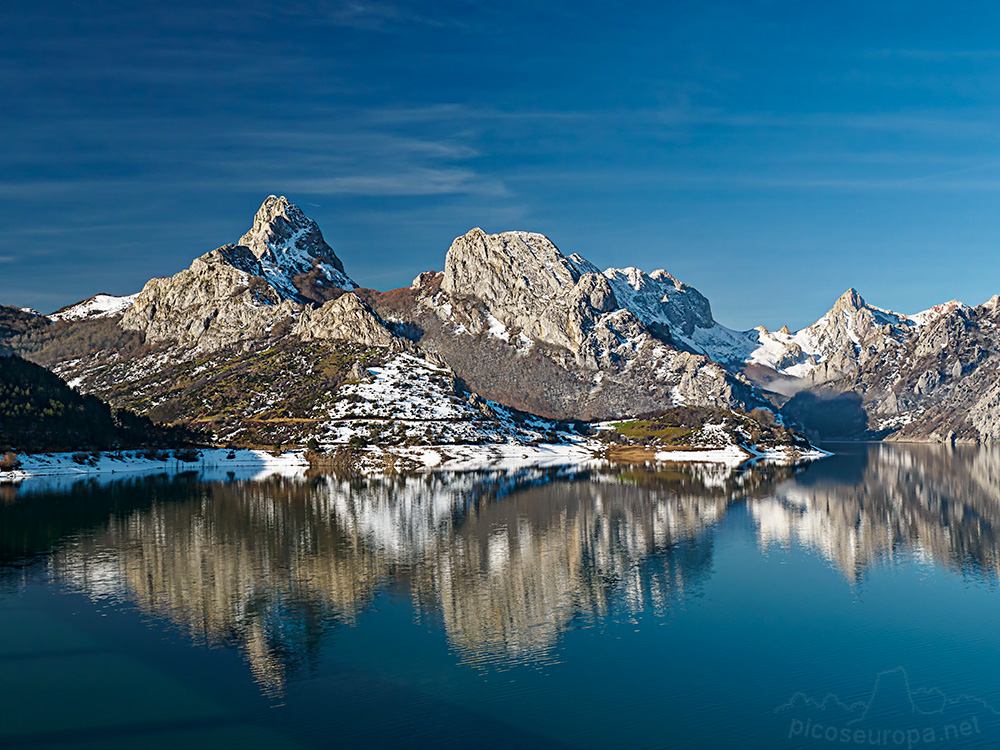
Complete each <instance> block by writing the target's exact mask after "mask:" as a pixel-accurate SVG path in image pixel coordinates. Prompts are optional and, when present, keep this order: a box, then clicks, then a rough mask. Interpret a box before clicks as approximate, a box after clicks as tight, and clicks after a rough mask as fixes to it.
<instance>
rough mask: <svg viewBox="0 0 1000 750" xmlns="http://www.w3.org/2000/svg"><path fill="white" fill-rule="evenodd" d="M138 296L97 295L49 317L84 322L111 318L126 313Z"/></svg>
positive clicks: (50, 318)
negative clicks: (85, 320)
mask: <svg viewBox="0 0 1000 750" xmlns="http://www.w3.org/2000/svg"><path fill="white" fill-rule="evenodd" d="M138 296H139V294H138V292H137V293H136V294H129V295H127V296H124V297H115V296H113V295H111V294H95V295H94V296H93V297H91V298H90V299H85V300H84V301H83V302H77V303H76V304H75V305H69V306H68V307H64V308H62V309H60V310H57V311H56V312H54V313H52V314H51V315H49V316H48V318H49V320H53V321H55V320H84V319H93V318H110V317H112V316H114V315H119V314H120V313H122V312H124V311H125V309H126V308H128V306H129V305H131V304H132V303H133V302H135V298H136V297H138Z"/></svg>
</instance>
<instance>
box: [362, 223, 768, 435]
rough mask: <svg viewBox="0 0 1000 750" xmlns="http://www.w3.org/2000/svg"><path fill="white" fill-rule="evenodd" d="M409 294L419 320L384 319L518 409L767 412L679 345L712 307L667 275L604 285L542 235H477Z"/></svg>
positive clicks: (606, 280) (565, 413)
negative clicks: (411, 330) (408, 323)
mask: <svg viewBox="0 0 1000 750" xmlns="http://www.w3.org/2000/svg"><path fill="white" fill-rule="evenodd" d="M410 291H411V296H412V300H413V308H412V310H409V311H407V310H405V309H400V308H397V309H396V310H395V311H389V310H387V311H386V315H389V316H391V315H395V316H396V319H397V320H400V321H402V320H403V319H404V318H405V317H406V316H407V315H409V316H412V317H413V318H414V323H415V327H416V329H418V330H419V335H418V336H417V339H418V346H420V347H421V348H422V349H423V350H425V351H429V352H431V353H433V354H435V355H437V356H438V357H439V358H441V359H442V360H444V361H446V362H448V363H449V365H451V366H452V367H453V368H454V369H455V371H456V373H457V374H458V375H459V377H460V378H462V380H463V381H464V382H465V383H466V384H467V385H468V386H469V387H470V388H471V389H472V390H475V391H477V392H482V393H483V394H484V395H486V396H487V397H489V398H493V399H495V400H498V401H501V402H504V403H511V404H512V405H514V406H516V407H517V408H521V409H525V410H528V411H534V412H537V413H540V414H543V415H546V416H552V417H556V418H564V419H565V418H579V419H587V420H590V419H598V418H612V417H620V416H623V415H628V414H636V413H647V412H654V411H658V410H662V409H664V408H665V407H667V406H671V405H679V404H688V405H718V406H726V407H734V406H736V407H745V406H750V405H756V404H758V403H760V401H759V399H758V398H757V397H756V395H755V393H754V390H753V388H752V387H751V386H750V385H749V383H748V382H747V381H746V380H745V379H743V378H742V377H741V376H739V375H733V374H731V373H728V372H727V371H726V370H725V369H724V368H723V367H721V366H720V365H719V364H717V363H715V362H712V361H710V360H709V359H707V358H706V357H704V356H700V355H698V354H695V353H693V352H692V351H690V347H688V346H686V345H685V343H683V342H684V340H685V336H687V337H688V338H690V337H691V336H692V335H693V333H694V331H695V330H696V329H697V328H698V326H699V324H702V325H705V326H709V325H712V324H714V321H712V319H711V310H710V308H709V306H708V302H707V300H705V299H704V297H701V295H699V294H698V293H697V292H696V291H695V290H693V289H691V288H690V287H687V286H686V285H683V284H680V283H678V282H676V281H675V280H674V279H673V278H672V277H670V276H669V274H666V272H662V271H660V272H656V273H654V274H652V275H647V274H643V273H642V272H639V271H636V270H635V269H626V270H625V271H619V270H617V269H610V270H609V271H606V272H604V273H602V272H600V271H598V270H597V269H596V267H594V266H593V265H592V264H590V263H588V262H587V261H586V260H584V259H583V258H581V257H580V256H578V255H570V256H565V255H563V254H562V253H561V252H560V251H559V250H558V248H556V246H555V245H554V244H552V242H551V241H550V240H549V239H548V238H546V237H544V236H543V235H540V234H532V233H527V232H505V233H502V234H495V235H488V234H486V233H485V232H483V231H482V230H481V229H473V230H472V231H470V232H469V233H467V234H466V235H463V236H462V237H459V238H457V239H456V240H455V241H454V242H453V243H452V246H451V248H450V249H449V251H448V254H447V257H446V258H445V269H444V271H443V273H440V274H423V275H421V276H420V277H418V278H417V279H416V280H415V281H414V283H413V286H412V289H411V290H410ZM375 304H376V306H378V304H379V303H378V302H376V303H375Z"/></svg>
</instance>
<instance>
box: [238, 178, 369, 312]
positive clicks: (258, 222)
mask: <svg viewBox="0 0 1000 750" xmlns="http://www.w3.org/2000/svg"><path fill="white" fill-rule="evenodd" d="M238 245H239V246H240V247H246V248H247V249H248V250H249V251H250V252H251V253H252V254H253V256H254V257H255V258H256V259H257V260H258V261H259V262H260V267H261V272H262V273H261V275H262V276H263V277H264V279H265V280H266V281H267V282H268V283H269V284H271V286H273V287H274V288H275V289H276V290H277V291H278V293H279V294H280V295H281V296H282V297H283V298H285V299H297V298H299V297H305V298H306V299H315V298H316V297H317V296H319V297H322V296H323V295H322V294H320V295H317V294H316V290H315V289H314V287H315V286H316V285H319V286H320V287H323V286H325V287H327V288H330V287H336V288H339V289H354V288H356V287H357V284H355V283H354V282H353V281H352V280H351V279H350V278H349V277H348V276H347V274H346V273H345V272H344V264H343V263H342V262H341V260H340V258H338V257H337V254H336V253H335V252H333V248H331V247H330V246H329V245H328V244H326V241H325V240H324V239H323V233H322V232H320V229H319V226H318V225H317V224H316V222H315V221H313V220H312V219H310V218H309V217H308V216H306V215H305V213H303V211H302V209H301V208H299V207H298V206H296V205H295V204H293V203H291V202H289V200H288V199H287V198H285V196H274V195H269V196H268V197H267V198H266V199H265V200H264V202H263V203H262V204H261V207H260V209H259V210H258V211H257V214H256V215H255V216H254V219H253V226H252V227H251V229H250V231H248V232H247V233H246V234H244V235H243V236H242V237H241V238H240V241H239V243H238ZM306 277H308V278H306Z"/></svg>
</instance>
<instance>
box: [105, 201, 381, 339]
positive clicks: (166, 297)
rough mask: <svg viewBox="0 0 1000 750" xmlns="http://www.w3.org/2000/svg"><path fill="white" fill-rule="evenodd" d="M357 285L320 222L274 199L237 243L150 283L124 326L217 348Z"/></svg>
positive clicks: (262, 333)
mask: <svg viewBox="0 0 1000 750" xmlns="http://www.w3.org/2000/svg"><path fill="white" fill-rule="evenodd" d="M356 286H357V284H355V283H354V282H353V281H352V280H351V279H350V278H349V277H348V276H347V275H346V274H345V273H344V265H343V263H342V262H341V261H340V259H339V258H338V257H337V255H336V253H334V252H333V250H332V249H331V248H330V246H329V245H327V244H326V241H325V240H324V239H323V235H322V233H321V232H320V229H319V227H318V226H317V225H316V222H314V221H313V220H312V219H310V218H308V217H307V216H306V215H305V214H304V213H303V212H302V210H301V209H300V208H299V207H298V206H295V205H293V204H291V203H290V202H289V201H288V200H287V199H286V198H284V197H280V198H279V197H276V196H273V195H272V196H270V197H268V198H267V199H266V200H265V201H264V203H263V204H262V205H261V207H260V209H259V210H258V211H257V214H256V215H255V216H254V219H253V226H252V227H251V229H250V230H249V231H248V232H246V234H244V235H243V236H242V237H241V238H240V240H239V242H238V243H236V244H234V245H225V246H223V247H220V248H218V249H216V250H212V251H211V252H209V253H206V254H205V255H202V256H201V257H200V258H196V259H195V260H194V262H192V264H191V266H190V268H187V269H185V270H183V271H181V272H180V273H178V274H176V275H175V276H172V277H170V278H162V279H152V280H151V281H149V282H148V283H147V284H146V286H145V287H143V290H142V292H140V293H139V295H138V296H137V297H136V298H135V300H134V301H132V303H131V305H130V306H129V307H128V308H126V309H125V311H124V315H123V317H122V321H121V325H122V327H123V328H125V329H126V330H134V331H141V332H142V333H143V335H144V336H145V339H146V341H147V342H150V343H155V342H158V341H176V342H179V343H181V344H186V345H191V344H197V345H199V346H201V347H202V348H214V347H217V346H221V345H225V344H229V343H232V342H233V341H239V340H243V339H253V338H260V337H263V336H265V335H266V334H267V333H268V332H270V331H271V329H272V328H274V326H275V325H278V324H279V323H280V322H282V321H284V320H293V319H295V318H297V317H298V316H299V315H300V314H301V313H302V312H303V311H305V310H306V309H308V307H309V306H310V303H315V304H319V303H322V302H324V301H326V300H329V299H334V298H336V297H338V296H340V294H342V293H343V292H344V291H345V290H349V289H354V288H355V287H356ZM337 322H338V323H343V320H342V319H338V321H337ZM366 323H367V321H366ZM312 328H313V329H315V325H314V326H313V327H312ZM339 333H341V334H343V333H344V332H343V331H339ZM341 337H344V336H343V335H342V336H341Z"/></svg>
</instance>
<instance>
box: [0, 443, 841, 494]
mask: <svg viewBox="0 0 1000 750" xmlns="http://www.w3.org/2000/svg"><path fill="white" fill-rule="evenodd" d="M634 447H635V448H636V449H637V451H638V453H636V454H634V456H635V459H636V460H632V459H629V460H621V459H618V460H616V459H615V458H614V457H613V454H611V453H610V452H609V451H608V450H607V448H608V446H607V445H605V444H603V443H598V442H594V441H581V442H578V443H541V444H538V445H521V444H517V443H490V444H483V445H461V444H455V445H451V444H446V445H428V446H412V447H401V448H392V449H384V448H379V447H372V448H366V449H364V450H361V451H358V453H357V455H356V461H355V463H354V464H353V465H352V468H354V469H356V470H357V471H359V472H360V473H362V474H385V473H392V472H393V471H398V469H396V468H394V467H396V466H399V468H402V469H404V470H405V471H407V472H416V473H424V472H434V471H453V472H463V471H478V470H483V469H521V468H531V467H537V468H549V467H555V466H567V465H576V466H585V465H590V464H597V463H611V464H613V463H620V464H623V465H625V464H629V463H633V464H634V463H655V464H660V463H667V464H669V463H684V464H694V463H698V464H712V465H723V466H728V467H731V468H737V467H739V466H742V465H744V464H747V463H756V462H758V461H764V462H775V463H786V464H787V463H799V462H809V461H814V460H818V459H820V458H826V457H828V456H830V455H833V454H832V453H830V452H828V451H824V450H821V449H819V448H815V447H814V448H813V450H811V451H807V452H800V451H797V450H794V449H786V448H778V449H769V450H763V451H761V450H756V449H755V448H750V447H747V446H738V445H728V446H720V447H713V446H704V447H695V448H692V449H685V450H669V449H663V448H660V449H657V448H656V447H644V446H634ZM195 451H196V453H197V459H195V460H189V461H185V460H182V459H181V458H178V457H177V456H176V455H175V452H174V451H166V450H163V451H156V452H154V453H155V454H158V455H155V456H154V457H150V453H149V452H148V451H110V452H97V451H94V452H85V451H77V452H72V453H71V452H66V453H31V454H19V456H18V459H19V461H20V464H21V465H20V467H19V468H18V469H16V470H14V471H7V472H0V484H14V485H21V484H24V483H28V484H34V483H35V482H36V481H37V482H40V483H42V484H46V485H50V486H58V485H62V484H72V483H75V482H77V481H80V480H85V479H97V478H100V479H105V480H106V479H108V478H110V477H112V476H113V477H115V478H118V477H124V476H127V475H141V474H183V473H187V472H198V473H199V474H200V475H201V476H202V477H203V478H204V479H205V481H213V480H218V481H225V480H233V479H241V480H246V479H250V480H259V479H264V478H266V477H269V476H273V475H275V474H278V475H281V476H286V477H303V476H305V474H306V472H307V471H308V470H309V469H310V468H317V469H319V470H322V468H323V467H322V464H320V465H318V466H317V465H313V464H311V463H310V461H309V460H308V459H307V457H306V451H304V450H292V451H286V452H283V453H281V454H277V455H275V454H274V453H271V452H268V451H264V450H253V449H246V448H238V449H229V448H202V449H195ZM84 456H86V459H84ZM43 480H47V481H43Z"/></svg>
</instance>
